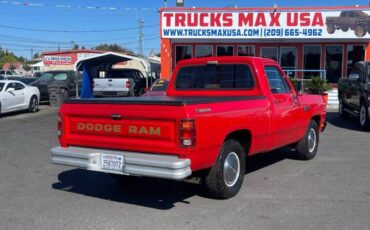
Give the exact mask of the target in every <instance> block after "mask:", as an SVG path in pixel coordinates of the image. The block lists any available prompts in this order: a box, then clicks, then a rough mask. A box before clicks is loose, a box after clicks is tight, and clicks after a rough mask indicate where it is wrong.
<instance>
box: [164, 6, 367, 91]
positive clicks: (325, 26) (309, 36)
mask: <svg viewBox="0 0 370 230" xmlns="http://www.w3.org/2000/svg"><path fill="white" fill-rule="evenodd" d="M368 15H369V16H368ZM160 17H161V26H160V33H161V58H162V60H161V65H162V66H161V69H162V78H168V77H169V76H170V75H171V73H172V71H173V69H174V67H175V65H176V63H177V62H178V61H180V60H183V59H188V58H196V57H210V56H232V55H234V56H257V57H267V58H272V59H274V60H276V61H277V62H278V63H279V64H280V65H281V67H282V68H283V70H284V71H285V72H287V73H288V74H289V75H290V76H291V77H293V76H296V77H305V78H306V77H307V78H308V77H312V76H322V77H325V78H326V79H327V80H328V81H329V82H330V83H332V84H333V85H335V84H336V83H337V82H338V79H339V78H340V77H342V76H348V74H349V73H351V71H352V68H353V65H354V63H356V62H357V61H363V60H369V59H370V46H369V42H370V33H369V32H370V23H369V24H367V21H366V20H369V21H370V8H369V7H359V6H353V7H325V8H324V7H305V8H303V7H302V8H290V7H289V8H280V7H272V8H164V9H162V10H161V16H160Z"/></svg>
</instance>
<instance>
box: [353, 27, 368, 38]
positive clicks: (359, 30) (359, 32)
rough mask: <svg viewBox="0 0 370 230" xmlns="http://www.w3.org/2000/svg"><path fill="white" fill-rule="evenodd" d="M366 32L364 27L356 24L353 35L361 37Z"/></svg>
mask: <svg viewBox="0 0 370 230" xmlns="http://www.w3.org/2000/svg"><path fill="white" fill-rule="evenodd" d="M365 34H366V31H365V29H364V28H363V27H362V26H357V27H356V29H355V35H356V36H357V37H363V36H365Z"/></svg>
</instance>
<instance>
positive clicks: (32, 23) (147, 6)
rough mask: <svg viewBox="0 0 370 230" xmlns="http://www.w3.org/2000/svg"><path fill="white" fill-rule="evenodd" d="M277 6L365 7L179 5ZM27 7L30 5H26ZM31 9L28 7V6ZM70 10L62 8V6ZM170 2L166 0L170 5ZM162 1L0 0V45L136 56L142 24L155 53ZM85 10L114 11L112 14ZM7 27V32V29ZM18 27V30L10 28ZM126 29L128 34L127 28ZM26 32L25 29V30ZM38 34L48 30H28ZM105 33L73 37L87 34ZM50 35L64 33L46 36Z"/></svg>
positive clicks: (306, 2) (352, 0) (313, 1)
mask: <svg viewBox="0 0 370 230" xmlns="http://www.w3.org/2000/svg"><path fill="white" fill-rule="evenodd" d="M274 3H276V4H277V5H278V6H334V5H336V6H353V5H356V4H359V5H363V6H366V5H368V4H369V1H368V0H336V1H332V0H330V1H323V0H299V1H297V0H285V1H283V0H280V1H279V0H263V1H256V0H254V1H247V0H185V5H186V6H188V7H191V6H196V7H225V6H231V5H236V6H238V7H269V6H273V4H274ZM30 4H31V5H30ZM32 4H34V5H32ZM68 5H69V6H72V7H70V8H67V7H66V6H68ZM174 5H175V0H168V6H169V7H171V6H174ZM163 6H164V0H104V1H103V0H100V1H99V0H74V1H73V0H27V1H24V0H14V1H12V0H8V1H2V0H0V46H1V47H2V48H3V49H8V50H10V51H13V52H14V53H16V54H17V55H22V56H24V57H26V58H30V56H31V49H33V52H41V51H43V50H56V49H57V48H58V47H60V48H61V49H68V48H70V47H71V46H72V45H71V44H72V42H76V43H77V44H79V45H80V46H82V45H83V46H85V47H86V48H90V47H93V46H95V45H97V44H100V43H118V44H120V45H122V46H125V47H127V48H129V49H131V50H134V51H135V52H137V51H138V44H137V37H138V29H137V25H138V19H139V18H142V19H143V20H144V29H143V33H144V37H143V39H144V42H143V48H144V54H145V55H148V53H149V52H150V50H151V49H154V50H155V51H156V52H159V47H160V40H159V14H158V12H157V10H156V9H157V8H160V7H163ZM86 7H92V8H94V7H100V8H102V7H113V8H114V7H115V8H120V9H117V10H104V9H88V8H86ZM8 27H13V28H8ZM15 28H22V29H15ZM127 28H128V29H127ZM26 29H31V30H26ZM35 29H36V30H38V29H43V30H48V31H34V30H35ZM117 29H118V30H119V29H127V30H119V31H106V32H74V31H91V30H98V31H101V30H117ZM55 30H59V31H60V30H62V31H69V32H51V31H55Z"/></svg>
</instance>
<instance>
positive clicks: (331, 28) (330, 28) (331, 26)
mask: <svg viewBox="0 0 370 230" xmlns="http://www.w3.org/2000/svg"><path fill="white" fill-rule="evenodd" d="M326 30H327V31H328V34H334V32H335V27H334V26H333V25H328V27H327V28H326Z"/></svg>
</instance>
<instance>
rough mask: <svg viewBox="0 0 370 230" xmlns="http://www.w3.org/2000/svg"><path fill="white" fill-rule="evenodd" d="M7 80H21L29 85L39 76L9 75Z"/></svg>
mask: <svg viewBox="0 0 370 230" xmlns="http://www.w3.org/2000/svg"><path fill="white" fill-rule="evenodd" d="M7 80H14V81H20V82H23V83H24V84H26V85H29V84H31V83H32V82H34V81H36V80H37V78H35V77H8V78H7Z"/></svg>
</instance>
